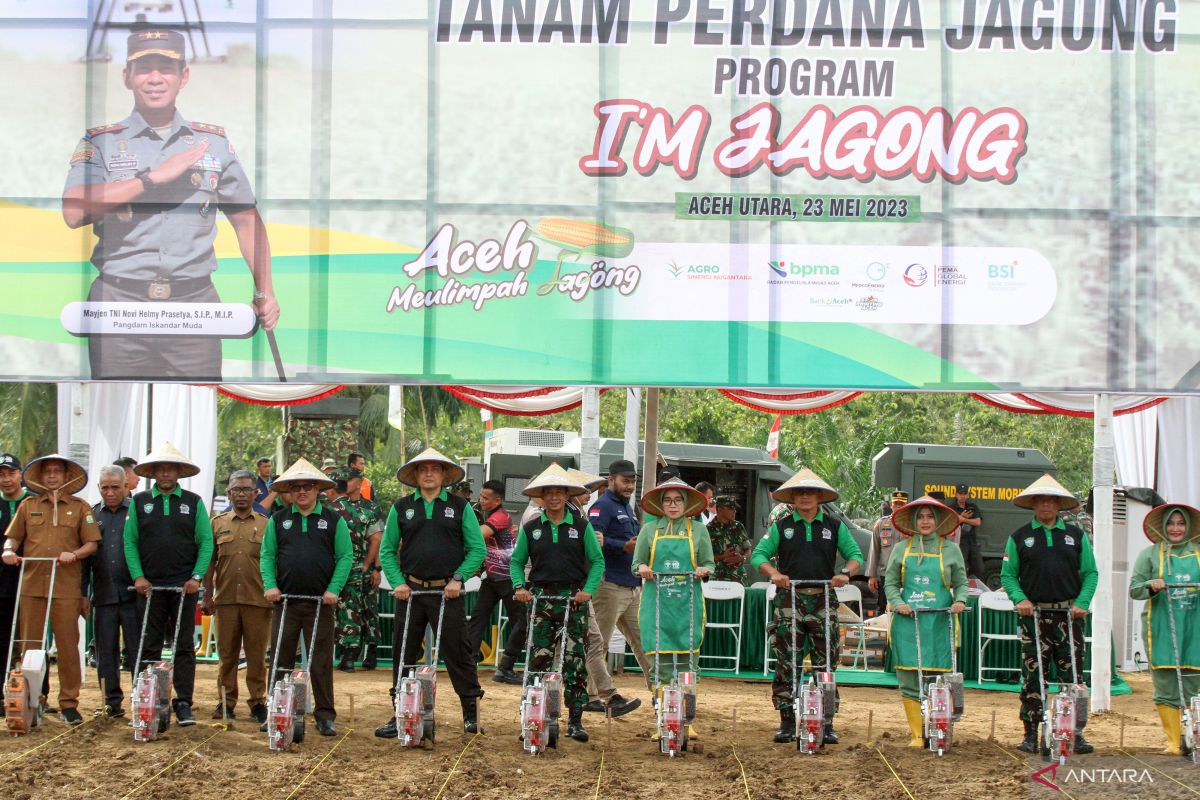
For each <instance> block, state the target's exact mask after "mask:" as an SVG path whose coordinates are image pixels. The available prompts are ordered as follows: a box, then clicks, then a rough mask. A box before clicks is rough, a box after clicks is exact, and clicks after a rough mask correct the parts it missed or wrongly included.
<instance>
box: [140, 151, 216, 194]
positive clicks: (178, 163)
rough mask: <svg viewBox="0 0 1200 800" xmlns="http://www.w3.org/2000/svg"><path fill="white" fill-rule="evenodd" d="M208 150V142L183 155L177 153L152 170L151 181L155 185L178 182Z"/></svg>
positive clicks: (184, 152)
mask: <svg viewBox="0 0 1200 800" xmlns="http://www.w3.org/2000/svg"><path fill="white" fill-rule="evenodd" d="M207 149H208V142H207V141H204V142H200V143H199V144H197V145H194V146H192V147H189V148H188V149H187V150H184V151H183V152H182V153H176V154H175V155H173V156H171V157H170V158H168V159H167V160H165V161H163V162H162V163H161V164H159V165H158V166H157V167H155V168H154V169H152V170H150V175H149V177H150V181H151V183H154V184H163V183H170V182H171V181H173V180H176V179H177V178H178V177H179V176H180V175H182V174H183V173H185V172H187V171H188V170H189V169H190V168H191V167H192V166H193V165H195V163H196V162H197V161H199V160H200V157H201V156H202V155H204V151H205V150H207Z"/></svg>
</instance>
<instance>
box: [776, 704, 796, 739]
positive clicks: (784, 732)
mask: <svg viewBox="0 0 1200 800" xmlns="http://www.w3.org/2000/svg"><path fill="white" fill-rule="evenodd" d="M795 740H796V710H795V709H794V708H792V707H791V706H787V707H785V708H781V709H779V730H777V731H775V743H776V744H786V743H787V742H794V741H795Z"/></svg>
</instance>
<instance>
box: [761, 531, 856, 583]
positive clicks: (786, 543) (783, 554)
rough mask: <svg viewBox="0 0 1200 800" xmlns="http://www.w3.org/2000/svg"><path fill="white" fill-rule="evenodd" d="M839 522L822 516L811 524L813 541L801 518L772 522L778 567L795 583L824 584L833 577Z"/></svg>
mask: <svg viewBox="0 0 1200 800" xmlns="http://www.w3.org/2000/svg"><path fill="white" fill-rule="evenodd" d="M840 528H841V523H840V522H839V521H838V520H837V519H836V518H833V517H829V516H827V515H822V518H816V519H813V521H812V540H811V541H809V539H808V531H807V530H806V528H805V525H804V519H803V518H801V519H796V518H795V516H794V515H788V516H786V517H784V518H783V519H781V520H779V521H778V522H776V523H775V530H776V531H777V532H778V533H779V551H778V552H777V553H776V554H775V562H776V565H777V568H778V569H779V571H780V572H782V573H783V574H784V575H787V576H788V577H789V578H791V579H792V580H794V581H827V580H829V579H831V578H832V577H833V576H834V574H835V569H834V567H835V566H836V564H837V554H838V549H837V548H838V531H839V530H840Z"/></svg>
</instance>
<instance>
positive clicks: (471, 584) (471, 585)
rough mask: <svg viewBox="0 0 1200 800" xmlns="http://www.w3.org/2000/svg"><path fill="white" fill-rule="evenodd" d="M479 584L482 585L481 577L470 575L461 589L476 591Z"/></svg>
mask: <svg viewBox="0 0 1200 800" xmlns="http://www.w3.org/2000/svg"><path fill="white" fill-rule="evenodd" d="M480 586H483V578H480V577H479V576H478V575H472V576H471V577H469V578H467V582H466V583H464V584H463V591H464V592H478V591H479V587H480Z"/></svg>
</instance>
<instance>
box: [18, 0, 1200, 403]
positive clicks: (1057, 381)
mask: <svg viewBox="0 0 1200 800" xmlns="http://www.w3.org/2000/svg"><path fill="white" fill-rule="evenodd" d="M116 5H117V6H120V5H121V4H116ZM125 5H126V6H128V7H130V8H132V7H134V6H137V7H138V8H140V9H141V13H142V15H143V17H144V19H143V20H141V21H138V20H135V19H134V18H133V14H134V13H135V12H136V11H137V9H133V10H122V9H121V8H116V9H115V10H114V9H111V8H108V9H106V6H105V4H96V3H88V2H84V1H83V0H39V2H38V3H27V2H18V1H17V0H0V11H3V14H2V15H0V68H3V70H4V73H5V74H6V75H8V76H9V78H8V79H6V80H5V81H3V82H0V100H2V101H3V105H4V107H5V108H6V109H7V110H8V115H7V120H8V124H7V125H5V126H3V130H2V132H0V137H3V138H4V140H5V141H4V144H5V147H4V152H5V153H6V155H7V157H6V159H5V162H6V166H5V168H4V169H2V170H0V278H2V279H3V292H0V318H2V321H3V326H2V328H0V379H39V380H43V379H47V380H80V379H85V380H86V379H101V380H104V379H109V380H129V379H140V380H146V379H149V380H167V381H220V382H224V383H236V382H254V383H264V382H271V381H277V380H288V381H297V382H306V383H329V384H340V383H353V382H398V381H404V382H413V381H423V382H432V383H439V384H505V383H508V384H519V385H555V386H561V385H583V384H643V385H644V384H650V385H680V386H738V387H775V386H779V387H806V388H812V389H819V388H841V389H897V388H900V389H903V388H922V389H959V390H970V391H980V392H995V391H1002V392H1022V391H1062V390H1092V389H1106V390H1110V391H1139V392H1148V393H1169V392H1176V391H1195V390H1196V387H1197V386H1198V385H1200V369H1197V362H1198V361H1200V314H1197V313H1196V312H1195V303H1194V302H1193V300H1192V291H1191V289H1192V286H1191V284H1192V278H1193V275H1194V274H1195V270H1194V268H1193V261H1194V260H1195V254H1196V253H1197V252H1200V191H1198V190H1197V186H1200V183H1198V182H1197V180H1196V175H1195V167H1194V159H1193V158H1192V153H1191V151H1192V148H1193V144H1194V141H1195V124H1194V121H1195V118H1196V115H1197V113H1200V81H1198V80H1197V77H1196V76H1197V75H1200V37H1198V34H1200V5H1198V4H1197V3H1196V2H1191V1H1190V0H1189V1H1187V2H1184V1H1183V0H411V2H410V1H409V0H405V1H404V2H396V1H395V0H390V1H389V2H384V0H378V1H376V0H338V1H337V2H332V3H315V4H313V3H307V2H306V3H291V2H288V3H284V2H266V3H235V2H227V0H219V2H218V1H217V0H210V1H208V2H206V0H200V2H199V3H197V4H193V3H192V2H191V0H188V2H184V3H174V4H173V3H161V4H125ZM193 6H195V7H196V8H198V10H199V11H200V14H199V16H197V15H196V14H194V13H189V14H188V18H187V20H186V23H187V24H186V25H184V24H183V23H185V20H184V18H183V15H182V11H183V10H188V9H192V8H193ZM314 7H315V8H317V9H318V13H319V10H320V9H325V10H326V12H327V14H328V15H327V16H323V17H322V16H312V14H313V13H314V12H313V8H314ZM97 8H100V9H105V10H104V11H103V14H102V15H101V17H100V18H99V19H97V18H93V17H90V16H89V13H90V12H94V11H95V9H97ZM120 26H124V27H120Z"/></svg>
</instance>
